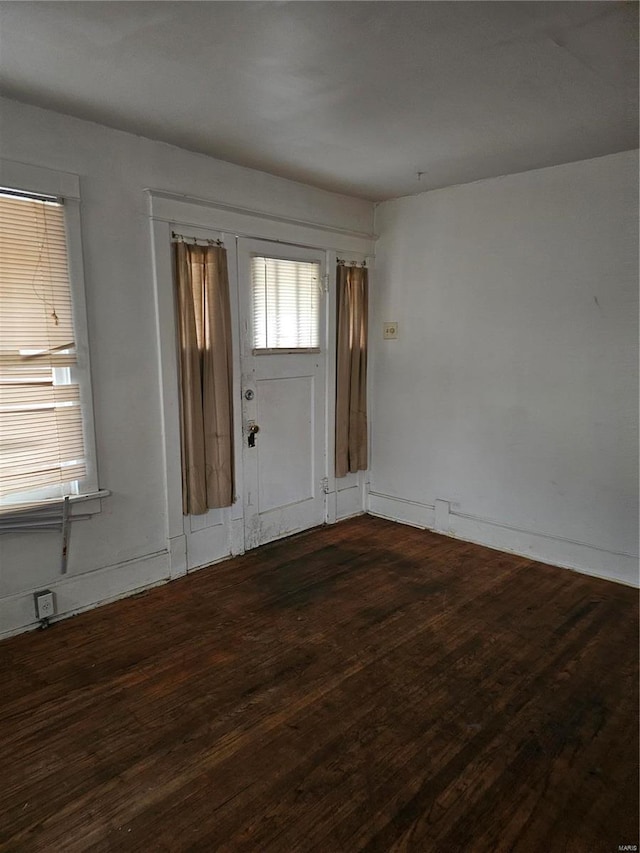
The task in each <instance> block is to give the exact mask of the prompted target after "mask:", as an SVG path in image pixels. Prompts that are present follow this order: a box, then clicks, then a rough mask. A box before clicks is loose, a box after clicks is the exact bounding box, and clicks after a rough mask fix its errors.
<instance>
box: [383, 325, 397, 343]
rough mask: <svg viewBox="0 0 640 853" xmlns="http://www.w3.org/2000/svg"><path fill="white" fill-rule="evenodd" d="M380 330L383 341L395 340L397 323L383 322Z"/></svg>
mask: <svg viewBox="0 0 640 853" xmlns="http://www.w3.org/2000/svg"><path fill="white" fill-rule="evenodd" d="M382 332H383V337H384V339H385V341H390V340H395V339H396V338H397V337H398V324H397V323H384V325H383V327H382Z"/></svg>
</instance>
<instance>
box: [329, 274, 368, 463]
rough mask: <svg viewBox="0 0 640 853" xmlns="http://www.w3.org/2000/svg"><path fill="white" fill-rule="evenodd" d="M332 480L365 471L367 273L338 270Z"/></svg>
mask: <svg viewBox="0 0 640 853" xmlns="http://www.w3.org/2000/svg"><path fill="white" fill-rule="evenodd" d="M337 279H338V344H337V367H336V372H337V375H336V477H344V476H345V475H346V474H347V473H348V472H349V471H364V470H365V469H366V468H367V310H368V290H369V285H368V271H367V270H366V269H363V268H361V267H347V266H342V265H340V266H338V275H337Z"/></svg>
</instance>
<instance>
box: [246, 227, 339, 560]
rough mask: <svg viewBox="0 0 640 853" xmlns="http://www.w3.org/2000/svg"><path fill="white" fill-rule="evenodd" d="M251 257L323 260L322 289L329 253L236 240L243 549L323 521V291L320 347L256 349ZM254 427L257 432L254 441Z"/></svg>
mask: <svg viewBox="0 0 640 853" xmlns="http://www.w3.org/2000/svg"><path fill="white" fill-rule="evenodd" d="M254 256H260V257H263V256H264V257H277V258H284V259H288V260H297V261H303V262H318V263H319V264H320V276H319V278H320V280H319V282H318V287H319V288H320V289H321V292H322V282H323V280H324V267H325V263H324V253H323V252H321V251H318V250H310V249H301V248H299V247H295V246H285V245H282V244H279V243H269V242H266V241H258V240H245V239H241V240H239V241H238V273H239V285H240V294H241V308H240V310H241V328H242V336H243V345H242V352H241V359H242V385H243V387H242V395H243V470H244V527H245V548H246V549H249V548H255V547H257V546H258V545H261V544H263V543H265V542H269V541H271V540H273V539H278V538H280V537H282V536H287V535H289V534H291V533H295V532H297V531H299V530H305V529H307V528H309V527H314V526H316V525H319V524H322V523H323V522H324V521H325V518H326V507H325V494H324V489H323V477H324V472H325V465H326V452H325V440H326V436H325V417H326V415H325V395H326V364H325V358H326V328H325V306H324V301H325V300H324V292H322V298H321V299H320V309H319V316H318V323H319V328H320V347H319V349H318V351H313V352H309V351H308V350H298V351H296V350H287V351H284V352H276V351H270V352H268V353H265V352H257V353H256V352H255V351H254V350H253V347H252V342H253V329H252V322H253V316H254V314H253V304H252V289H251V259H252V257H254ZM247 392H249V393H248V397H249V399H247ZM255 425H257V426H258V428H259V431H257V432H256V433H255V434H254V436H253V439H250V434H251V428H252V427H254V426H255Z"/></svg>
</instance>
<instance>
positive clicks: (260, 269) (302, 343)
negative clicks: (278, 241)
mask: <svg viewBox="0 0 640 853" xmlns="http://www.w3.org/2000/svg"><path fill="white" fill-rule="evenodd" d="M251 286H252V294H253V348H254V350H262V351H267V352H268V351H270V350H315V349H318V348H319V346H320V328H319V316H320V297H321V288H322V282H321V278H320V264H319V263H315V262H312V263H309V262H308V261H307V262H303V261H291V260H284V259H282V258H267V257H255V256H254V257H253V258H252V259H251Z"/></svg>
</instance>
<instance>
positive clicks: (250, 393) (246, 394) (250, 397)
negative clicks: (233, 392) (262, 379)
mask: <svg viewBox="0 0 640 853" xmlns="http://www.w3.org/2000/svg"><path fill="white" fill-rule="evenodd" d="M254 397H255V394H254V392H253V390H252V389H251V388H247V390H246V391H245V392H244V399H245V400H253V398H254Z"/></svg>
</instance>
